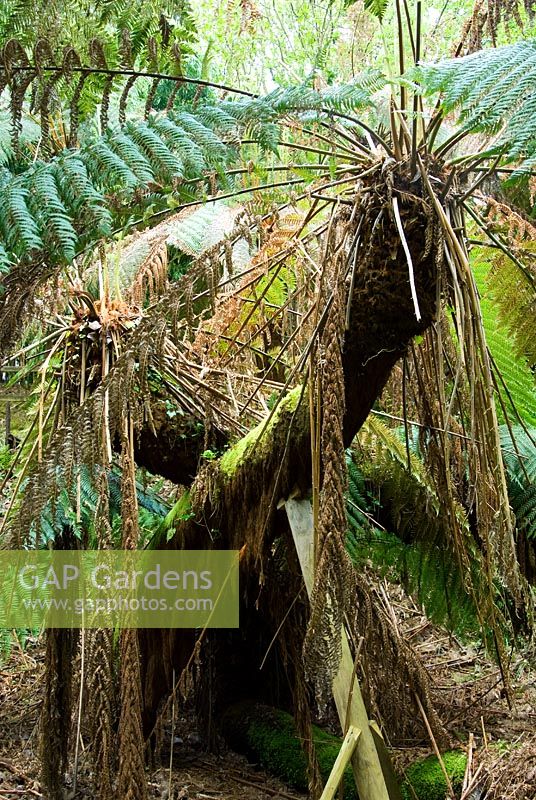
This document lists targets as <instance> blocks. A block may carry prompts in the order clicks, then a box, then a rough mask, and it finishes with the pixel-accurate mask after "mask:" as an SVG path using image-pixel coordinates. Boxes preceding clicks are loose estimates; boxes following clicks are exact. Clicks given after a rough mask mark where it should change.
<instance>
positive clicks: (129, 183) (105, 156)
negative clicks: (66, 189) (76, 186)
mask: <svg viewBox="0 0 536 800" xmlns="http://www.w3.org/2000/svg"><path fill="white" fill-rule="evenodd" d="M81 156H82V158H83V160H84V163H85V165H86V167H87V170H88V173H89V175H90V176H91V178H92V180H93V183H94V185H95V186H98V187H102V188H104V187H117V188H126V189H130V190H133V189H135V188H136V187H137V186H138V185H139V180H138V178H137V177H136V175H135V173H134V172H133V171H132V169H131V168H130V167H129V166H128V165H127V164H126V163H125V162H124V161H123V159H122V158H120V157H119V156H118V155H117V153H115V152H114V151H113V150H111V149H110V147H109V146H108V144H107V143H106V141H104V140H102V139H100V140H98V141H96V142H94V144H93V145H91V146H90V147H89V148H88V149H87V150H84V151H82V153H81Z"/></svg>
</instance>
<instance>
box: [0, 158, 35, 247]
mask: <svg viewBox="0 0 536 800" xmlns="http://www.w3.org/2000/svg"><path fill="white" fill-rule="evenodd" d="M8 175H9V177H8ZM1 182H2V184H3V185H2V186H1V187H0V188H1V191H2V194H3V198H2V204H1V206H0V230H1V232H2V235H3V239H4V242H5V243H6V244H7V246H8V248H9V250H10V251H11V252H12V253H15V254H16V255H17V256H23V255H25V254H26V253H28V252H30V253H32V252H33V251H36V250H40V249H41V248H42V247H43V242H42V240H41V237H40V236H39V228H38V225H37V223H36V221H35V219H34V218H33V216H32V214H31V213H30V210H29V209H28V195H29V193H28V189H27V188H26V186H25V185H24V178H23V177H20V176H17V177H12V176H11V174H10V173H8V171H7V170H4V171H3V174H2V177H1Z"/></svg>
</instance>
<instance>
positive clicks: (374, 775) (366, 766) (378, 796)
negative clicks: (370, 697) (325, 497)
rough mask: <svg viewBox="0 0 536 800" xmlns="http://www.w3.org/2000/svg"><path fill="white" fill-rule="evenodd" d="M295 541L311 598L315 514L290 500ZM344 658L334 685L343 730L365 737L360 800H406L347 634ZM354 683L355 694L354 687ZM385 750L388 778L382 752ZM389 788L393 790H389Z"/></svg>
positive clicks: (355, 757) (357, 762) (358, 764)
mask: <svg viewBox="0 0 536 800" xmlns="http://www.w3.org/2000/svg"><path fill="white" fill-rule="evenodd" d="M285 509H286V512H287V517H288V521H289V524H290V529H291V531H292V537H293V539H294V544H295V546H296V551H297V553H298V559H299V562H300V566H301V570H302V574H303V580H304V582H305V588H306V589H307V594H308V595H309V597H310V596H311V592H312V590H313V583H314V542H313V511H312V507H311V502H310V501H309V500H296V499H294V498H289V499H288V500H287V501H286V502H285ZM341 645H342V657H341V664H340V667H339V670H338V672H337V674H336V676H335V679H334V681H333V699H334V700H335V705H336V707H337V712H338V714H339V719H340V722H341V727H343V726H344V725H345V724H346V721H347V719H348V723H349V724H350V726H353V727H354V728H357V729H358V730H359V731H360V732H361V733H360V736H359V740H358V743H357V746H356V748H355V750H354V752H353V754H352V756H351V761H352V769H353V772H354V778H355V782H356V786H357V790H358V792H359V797H360V800H402V796H401V794H400V790H399V788H398V785H397V783H396V779H395V778H394V773H393V771H392V767H391V766H390V761H389V756H388V753H387V750H386V748H385V747H384V746H383V745H382V740H381V737H378V738H377V739H376V741H375V739H374V736H373V733H372V730H371V728H370V723H369V718H368V714H367V709H366V708H365V703H364V702H363V696H362V694H361V689H360V687H359V682H358V681H357V680H356V679H355V678H354V659H353V658H352V653H351V650H350V645H349V643H348V637H347V635H346V631H345V630H344V629H343V630H342V631H341ZM352 681H353V682H354V683H353V688H352V691H350V687H351V685H352ZM379 747H383V750H384V753H382V756H383V758H384V759H385V761H384V763H385V770H386V775H385V776H384V772H383V770H382V763H381V760H380V756H379V753H378V748H379ZM388 786H389V788H388Z"/></svg>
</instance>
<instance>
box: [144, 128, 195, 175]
mask: <svg viewBox="0 0 536 800" xmlns="http://www.w3.org/2000/svg"><path fill="white" fill-rule="evenodd" d="M148 125H149V126H150V127H151V128H154V129H155V130H156V131H157V132H158V134H159V135H160V136H161V137H162V139H163V141H165V142H168V143H169V144H170V146H171V147H172V148H173V149H174V150H175V151H176V152H177V153H178V154H179V155H180V157H181V158H182V160H183V162H184V165H185V169H186V174H187V175H200V174H201V173H202V172H203V170H205V169H206V168H207V163H206V161H205V156H204V154H203V147H201V146H200V145H199V144H198V143H197V142H196V141H195V140H194V139H193V138H192V137H191V136H189V135H188V133H187V132H186V131H185V130H184V128H181V127H180V126H179V125H177V124H175V123H174V122H173V121H172V120H171V119H169V118H168V117H150V118H149V120H148Z"/></svg>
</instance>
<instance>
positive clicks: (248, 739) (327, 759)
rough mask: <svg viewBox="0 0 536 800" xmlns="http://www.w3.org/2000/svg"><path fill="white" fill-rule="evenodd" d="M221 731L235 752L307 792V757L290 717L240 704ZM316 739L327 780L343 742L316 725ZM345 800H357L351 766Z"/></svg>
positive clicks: (227, 715) (230, 712) (229, 713)
mask: <svg viewBox="0 0 536 800" xmlns="http://www.w3.org/2000/svg"><path fill="white" fill-rule="evenodd" d="M221 730H222V732H223V734H224V736H225V738H226V740H227V741H228V743H229V744H230V745H231V747H233V748H234V749H235V750H238V751H239V752H243V753H245V754H246V755H247V756H248V757H249V758H250V759H252V760H254V761H256V762H257V763H258V764H260V765H261V766H262V767H263V769H265V770H267V772H270V773H272V774H273V775H277V777H278V778H281V780H282V781H284V782H285V783H286V784H287V785H288V786H291V787H292V788H294V789H298V790H299V791H302V792H307V790H308V786H307V758H306V756H305V753H304V752H303V750H302V747H301V744H300V740H299V737H298V733H297V731H296V725H295V722H294V719H293V718H292V716H291V715H290V714H287V713H285V712H284V711H280V710H278V709H275V708H271V707H270V706H265V705H261V704H260V703H248V702H244V703H238V704H237V705H235V706H232V707H231V708H229V709H227V711H226V712H225V713H224V714H223V716H222V720H221ZM313 740H314V743H315V747H316V755H317V759H318V764H319V767H320V773H321V775H322V778H323V780H324V781H326V780H327V779H328V777H329V774H330V772H331V769H332V767H333V764H334V763H335V759H336V758H337V755H338V753H339V750H340V749H341V744H342V740H341V739H339V738H338V737H337V736H333V735H332V734H330V733H327V732H326V731H324V730H322V729H321V728H318V727H316V725H313ZM344 800H358V795H357V790H356V788H355V783H354V777H353V774H352V769H351V767H348V769H347V770H346V772H345V775H344Z"/></svg>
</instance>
